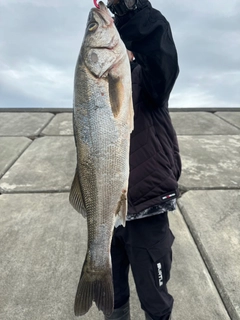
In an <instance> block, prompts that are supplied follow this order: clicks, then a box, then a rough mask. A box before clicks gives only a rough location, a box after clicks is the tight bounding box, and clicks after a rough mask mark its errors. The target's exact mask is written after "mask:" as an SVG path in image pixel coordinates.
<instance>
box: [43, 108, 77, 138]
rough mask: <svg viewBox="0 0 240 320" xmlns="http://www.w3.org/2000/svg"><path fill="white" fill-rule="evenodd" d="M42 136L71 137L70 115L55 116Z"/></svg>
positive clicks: (71, 124) (60, 114)
mask: <svg viewBox="0 0 240 320" xmlns="http://www.w3.org/2000/svg"><path fill="white" fill-rule="evenodd" d="M42 134H44V135H46V136H61V135H64V136H69V135H73V123H72V113H59V114H57V115H56V116H55V117H54V118H53V119H52V121H51V122H50V124H49V125H48V126H47V127H46V128H45V129H44V130H43V132H42Z"/></svg>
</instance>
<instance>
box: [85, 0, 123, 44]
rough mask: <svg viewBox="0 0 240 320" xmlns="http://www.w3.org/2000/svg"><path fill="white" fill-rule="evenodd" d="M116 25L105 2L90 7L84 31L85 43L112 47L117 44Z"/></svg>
mask: <svg viewBox="0 0 240 320" xmlns="http://www.w3.org/2000/svg"><path fill="white" fill-rule="evenodd" d="M116 38H118V37H116V27H115V25H114V21H113V18H112V17H111V15H110V13H109V11H108V9H107V7H106V6H105V4H104V3H103V2H102V1H100V2H99V8H93V9H91V11H90V13H89V16H88V22H87V27H86V31H85V45H88V46H89V47H96V48H101V47H103V48H109V49H112V48H113V47H114V46H115V45H116V44H117V42H118V41H117V39H116Z"/></svg>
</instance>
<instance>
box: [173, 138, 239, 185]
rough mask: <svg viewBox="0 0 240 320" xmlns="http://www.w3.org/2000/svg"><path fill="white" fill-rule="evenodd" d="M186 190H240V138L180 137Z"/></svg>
mask: <svg viewBox="0 0 240 320" xmlns="http://www.w3.org/2000/svg"><path fill="white" fill-rule="evenodd" d="M178 140H179V145H180V153H181V157H182V164H183V171H182V176H181V178H180V184H181V185H183V186H185V187H186V188H187V189H205V188H206V189H211V188H220V189H221V188H235V189H237V188H239V187H240V165H239V164H240V162H239V159H240V135H238V136H179V139H178Z"/></svg>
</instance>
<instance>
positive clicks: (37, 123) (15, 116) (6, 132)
mask: <svg viewBox="0 0 240 320" xmlns="http://www.w3.org/2000/svg"><path fill="white" fill-rule="evenodd" d="M0 115H1V116H0V136H5V137H6V136H25V137H33V136H37V135H38V134H39V133H40V132H41V130H42V129H43V128H44V127H45V126H46V125H47V124H48V123H49V121H50V120H51V118H53V114H51V113H20V112H16V113H0Z"/></svg>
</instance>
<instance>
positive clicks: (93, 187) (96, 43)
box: [69, 2, 133, 316]
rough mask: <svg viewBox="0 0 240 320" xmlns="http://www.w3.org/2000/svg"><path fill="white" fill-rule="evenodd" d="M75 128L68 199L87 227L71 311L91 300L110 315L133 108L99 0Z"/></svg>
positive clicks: (116, 39)
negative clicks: (115, 244)
mask: <svg viewBox="0 0 240 320" xmlns="http://www.w3.org/2000/svg"><path fill="white" fill-rule="evenodd" d="M73 128H74V136H75V143H76V149H77V168H76V174H75V177H74V180H73V183H72V187H71V191H70V197H69V200H70V203H71V204H72V206H73V207H74V208H75V209H76V210H77V211H78V212H80V213H81V214H82V215H83V216H84V217H86V219H87V226H88V247H87V253H86V258H85V262H84V264H83V268H82V273H81V277H80V281H79V285H78V289H77V293H76V298H75V306H74V311H75V315H76V316H81V315H84V314H85V313H87V312H88V310H89V309H90V307H91V305H92V301H94V302H95V303H96V305H97V307H98V309H99V310H102V311H103V313H104V314H105V315H110V314H111V313H112V312H113V303H114V293H113V283H112V269H111V256H110V245H111V240H112V233H113V228H114V225H115V220H116V216H118V217H120V218H121V222H122V224H123V225H124V223H125V217H126V213H127V198H126V196H127V189H128V176H129V143H130V133H131V131H132V129H133V107H132V89H131V73H130V64H129V60H128V56H127V51H126V48H125V46H124V43H123V42H122V40H121V39H120V36H119V33H118V31H117V29H116V27H115V25H114V22H113V19H112V17H111V16H110V14H109V12H108V9H107V8H106V6H105V5H104V3H103V2H99V8H98V9H97V8H94V9H91V11H90V13H89V18H88V22H87V28H86V32H85V36H84V39H83V43H82V46H81V50H80V54H79V57H78V60H77V64H76V70H75V81H74V108H73Z"/></svg>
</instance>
